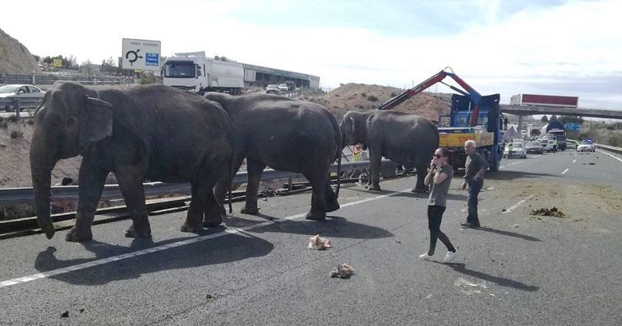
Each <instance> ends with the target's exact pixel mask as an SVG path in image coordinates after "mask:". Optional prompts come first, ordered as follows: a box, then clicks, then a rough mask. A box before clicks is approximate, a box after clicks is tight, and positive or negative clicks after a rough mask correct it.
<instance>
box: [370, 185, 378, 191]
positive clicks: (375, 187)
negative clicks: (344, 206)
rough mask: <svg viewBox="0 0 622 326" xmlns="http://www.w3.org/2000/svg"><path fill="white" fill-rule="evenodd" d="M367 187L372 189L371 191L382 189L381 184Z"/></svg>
mask: <svg viewBox="0 0 622 326" xmlns="http://www.w3.org/2000/svg"><path fill="white" fill-rule="evenodd" d="M367 189H368V190H371V191H380V186H379V185H371V186H369V188H367Z"/></svg>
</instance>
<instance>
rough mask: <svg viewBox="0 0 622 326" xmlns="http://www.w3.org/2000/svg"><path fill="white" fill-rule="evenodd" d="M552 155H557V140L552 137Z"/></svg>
mask: <svg viewBox="0 0 622 326" xmlns="http://www.w3.org/2000/svg"><path fill="white" fill-rule="evenodd" d="M553 153H557V138H555V137H553Z"/></svg>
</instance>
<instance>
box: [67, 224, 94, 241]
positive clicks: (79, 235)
mask: <svg viewBox="0 0 622 326" xmlns="http://www.w3.org/2000/svg"><path fill="white" fill-rule="evenodd" d="M89 240H93V233H91V230H90V229H88V230H87V231H80V230H78V229H77V228H76V227H75V226H74V227H72V228H71V230H69V232H68V233H67V235H66V236H65V241H68V242H83V241H89Z"/></svg>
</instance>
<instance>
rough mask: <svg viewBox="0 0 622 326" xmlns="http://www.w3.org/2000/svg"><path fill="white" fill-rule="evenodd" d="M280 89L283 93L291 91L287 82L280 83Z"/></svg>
mask: <svg viewBox="0 0 622 326" xmlns="http://www.w3.org/2000/svg"><path fill="white" fill-rule="evenodd" d="M279 91H281V93H288V92H289V87H287V85H285V84H281V85H279Z"/></svg>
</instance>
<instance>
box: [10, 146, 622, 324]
mask: <svg viewBox="0 0 622 326" xmlns="http://www.w3.org/2000/svg"><path fill="white" fill-rule="evenodd" d="M591 163H593V164H591ZM620 180H622V160H620V159H615V158H612V157H610V156H607V155H605V154H603V153H579V154H577V153H575V152H574V151H566V152H563V153H555V154H545V155H535V156H534V155H530V156H529V158H528V159H514V160H503V161H502V169H501V170H500V171H499V172H498V173H496V174H494V175H493V174H488V175H487V181H486V183H485V186H484V187H485V188H486V190H485V191H484V192H482V194H481V195H480V198H481V202H480V219H481V222H482V226H483V227H482V228H481V229H464V230H463V229H461V228H460V227H459V222H460V221H462V219H463V218H464V216H465V213H464V212H463V209H464V208H465V207H466V198H467V197H466V195H467V194H466V192H464V191H461V190H460V189H459V186H460V180H459V176H457V177H456V179H454V182H453V184H452V188H451V189H450V197H449V201H448V208H447V211H446V212H445V215H444V220H443V225H442V230H443V231H444V232H445V233H446V234H447V235H448V236H449V237H450V239H451V240H452V242H453V243H454V245H456V246H457V247H458V252H459V256H458V259H457V260H456V263H455V264H451V265H444V264H441V263H439V262H440V261H442V258H443V256H444V254H445V252H446V250H445V248H444V246H443V245H442V243H440V241H439V243H438V245H437V251H436V255H435V256H434V259H435V260H436V261H431V262H428V261H420V260H418V259H417V256H418V255H419V254H421V253H423V252H425V251H426V250H427V245H428V237H429V233H428V230H427V218H426V215H425V214H426V204H427V198H426V197H425V196H422V195H417V194H413V193H410V192H409V190H410V188H412V187H413V185H414V181H415V179H414V178H413V177H411V178H402V179H395V180H386V181H384V182H382V183H381V186H382V187H383V190H382V191H381V192H373V193H372V192H368V191H366V190H365V189H364V188H363V187H358V186H348V187H346V188H343V189H342V192H341V198H340V201H341V204H342V208H341V209H340V210H338V211H336V212H334V213H332V215H333V217H332V218H330V219H328V220H327V221H325V222H313V221H306V220H305V219H304V217H303V214H304V213H305V212H306V210H307V209H308V207H309V202H310V194H309V193H305V194H298V195H292V196H287V197H273V198H268V199H267V200H266V201H261V202H260V207H261V213H263V214H265V215H263V216H248V215H243V214H240V213H235V214H233V216H232V217H230V218H229V219H227V221H226V224H227V228H226V229H225V228H216V229H210V230H205V232H204V233H203V234H201V235H195V234H185V233H181V232H179V227H180V226H181V224H182V222H183V219H184V217H185V212H178V213H172V214H166V215H158V216H151V217H150V221H151V223H152V230H153V239H151V240H145V239H139V240H132V239H128V238H124V237H123V230H124V229H125V228H127V227H128V226H129V223H130V222H129V221H121V222H115V223H109V224H104V225H98V226H95V227H94V229H93V233H94V239H95V240H94V241H92V242H88V243H84V244H76V243H67V242H65V241H64V235H65V232H66V231H61V232H58V234H57V235H56V236H55V237H54V238H53V239H52V240H47V239H46V238H45V237H44V236H43V235H36V236H29V237H23V238H15V239H8V240H3V241H2V242H1V245H2V257H3V258H2V264H1V265H0V296H1V297H2V299H3V303H4V304H3V309H1V310H0V325H503V324H506V325H620V324H621V323H622V311H621V310H620V302H622V276H620V274H621V273H620V270H621V269H622V255H620V252H622V242H621V241H620V234H621V232H622V218H621V217H620V213H619V212H620V206H619V205H622V204H621V203H620V202H621V201H622V199H620V195H619V194H621V193H622V184H621V183H620ZM241 205H242V204H241V203H238V204H235V205H234V210H235V211H239V209H240V208H241ZM617 205H618V206H617ZM553 206H555V207H557V208H559V209H560V210H562V211H563V212H564V213H566V215H567V217H566V218H558V217H545V216H541V217H537V216H532V215H530V211H531V210H532V209H536V208H544V207H547V208H551V207H553ZM315 234H320V235H321V236H324V237H328V238H329V239H331V241H332V243H333V246H334V248H333V249H331V250H327V251H313V250H309V249H307V244H308V238H309V237H310V236H312V235H315ZM340 263H347V264H349V265H351V266H352V267H353V268H354V270H355V275H353V276H352V277H351V278H350V279H333V278H330V277H329V271H331V270H334V269H336V266H337V265H338V264H340ZM63 313H67V315H68V317H61V315H62V314H63Z"/></svg>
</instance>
